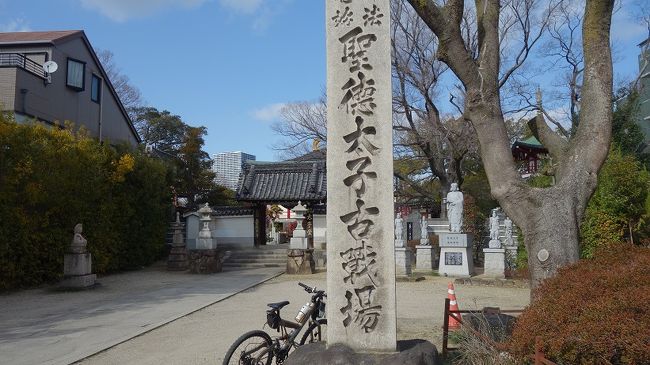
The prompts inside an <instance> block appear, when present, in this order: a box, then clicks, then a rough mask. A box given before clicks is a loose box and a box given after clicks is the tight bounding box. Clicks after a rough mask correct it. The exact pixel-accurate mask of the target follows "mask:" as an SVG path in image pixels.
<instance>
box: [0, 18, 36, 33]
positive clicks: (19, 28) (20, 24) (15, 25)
mask: <svg viewBox="0 0 650 365" xmlns="http://www.w3.org/2000/svg"><path fill="white" fill-rule="evenodd" d="M30 30H32V29H31V28H30V27H29V25H28V24H27V22H26V21H25V19H22V18H16V19H11V20H10V21H9V22H7V23H4V24H0V32H29V31H30Z"/></svg>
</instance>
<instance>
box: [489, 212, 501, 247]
mask: <svg viewBox="0 0 650 365" xmlns="http://www.w3.org/2000/svg"><path fill="white" fill-rule="evenodd" d="M498 239H499V217H498V216H497V210H496V209H492V216H491V217H490V240H498Z"/></svg>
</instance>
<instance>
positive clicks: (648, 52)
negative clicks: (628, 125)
mask: <svg viewBox="0 0 650 365" xmlns="http://www.w3.org/2000/svg"><path fill="white" fill-rule="evenodd" d="M638 46H639V48H640V49H641V50H640V52H639V75H638V81H637V85H636V87H637V90H638V92H639V100H638V103H639V109H638V111H637V119H636V123H637V124H638V125H639V127H641V131H643V135H644V136H645V141H644V142H645V146H644V150H643V152H645V153H650V37H649V38H647V39H646V40H644V41H643V42H641V43H639V44H638Z"/></svg>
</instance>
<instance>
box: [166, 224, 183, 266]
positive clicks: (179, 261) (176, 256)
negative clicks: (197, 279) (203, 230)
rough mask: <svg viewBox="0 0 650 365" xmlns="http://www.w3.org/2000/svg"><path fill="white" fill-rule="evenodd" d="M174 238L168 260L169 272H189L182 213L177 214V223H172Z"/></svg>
mask: <svg viewBox="0 0 650 365" xmlns="http://www.w3.org/2000/svg"><path fill="white" fill-rule="evenodd" d="M172 225H173V230H174V236H173V238H172V249H171V251H170V252H169V257H168V258H167V270H170V271H183V270H187V249H186V246H185V240H184V239H183V231H182V227H183V225H182V223H181V217H180V213H178V212H176V222H174V223H172Z"/></svg>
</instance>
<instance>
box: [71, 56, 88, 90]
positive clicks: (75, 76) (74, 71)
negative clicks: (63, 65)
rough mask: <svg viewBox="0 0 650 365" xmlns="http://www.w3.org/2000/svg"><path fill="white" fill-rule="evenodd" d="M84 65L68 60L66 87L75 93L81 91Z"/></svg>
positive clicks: (83, 79)
mask: <svg viewBox="0 0 650 365" xmlns="http://www.w3.org/2000/svg"><path fill="white" fill-rule="evenodd" d="M85 70H86V63H85V62H81V61H77V60H74V59H72V58H68V77H67V80H66V85H68V87H70V88H73V89H75V90H77V91H83V89H84V81H85Z"/></svg>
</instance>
